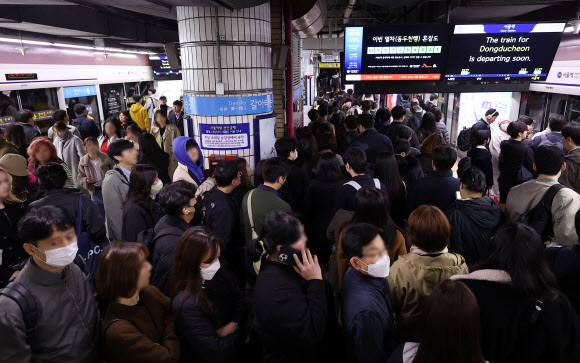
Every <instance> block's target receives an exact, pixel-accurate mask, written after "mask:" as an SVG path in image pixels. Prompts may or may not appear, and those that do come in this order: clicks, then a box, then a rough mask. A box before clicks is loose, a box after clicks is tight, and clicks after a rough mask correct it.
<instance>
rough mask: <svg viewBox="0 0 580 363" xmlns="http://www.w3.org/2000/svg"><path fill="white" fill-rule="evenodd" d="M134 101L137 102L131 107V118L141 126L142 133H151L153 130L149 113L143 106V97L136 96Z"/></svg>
mask: <svg viewBox="0 0 580 363" xmlns="http://www.w3.org/2000/svg"><path fill="white" fill-rule="evenodd" d="M133 101H135V103H134V104H133V105H132V106H131V110H130V111H129V113H130V114H131V118H132V119H133V121H135V122H136V123H137V126H139V128H140V129H141V131H147V132H149V131H150V129H151V125H150V122H149V113H148V112H147V109H146V108H145V107H143V106H142V105H141V96H140V95H134V96H133Z"/></svg>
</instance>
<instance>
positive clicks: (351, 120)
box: [337, 115, 360, 155]
mask: <svg viewBox="0 0 580 363" xmlns="http://www.w3.org/2000/svg"><path fill="white" fill-rule="evenodd" d="M357 128H358V117H356V116H355V115H350V116H347V117H346V118H345V119H344V122H343V124H342V126H338V130H337V134H338V135H337V141H338V152H337V154H339V155H344V152H345V151H346V149H348V147H349V146H350V144H352V143H353V142H354V141H355V140H356V139H358V137H359V136H360V134H359V133H358V131H357Z"/></svg>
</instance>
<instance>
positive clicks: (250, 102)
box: [183, 94, 274, 116]
mask: <svg viewBox="0 0 580 363" xmlns="http://www.w3.org/2000/svg"><path fill="white" fill-rule="evenodd" d="M183 101H184V108H185V112H186V113H188V114H192V115H205V116H232V115H251V114H257V113H268V112H272V111H273V110H274V95H273V94H266V95H260V96H223V97H222V96H217V97H216V96H210V97H201V96H188V95H186V96H184V97H183Z"/></svg>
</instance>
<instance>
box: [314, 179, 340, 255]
mask: <svg viewBox="0 0 580 363" xmlns="http://www.w3.org/2000/svg"><path fill="white" fill-rule="evenodd" d="M344 183H346V180H345V179H342V178H341V179H338V180H334V181H320V180H317V179H314V180H312V181H311V182H310V185H309V186H308V191H307V192H306V208H305V214H304V221H305V228H306V235H307V236H308V245H309V248H310V249H311V251H312V253H313V254H315V255H317V256H318V259H319V260H320V261H321V262H328V258H329V257H330V252H331V246H332V245H333V244H334V241H331V240H329V239H328V238H326V228H327V227H328V225H329V224H330V221H331V220H332V218H333V217H334V214H333V211H334V209H333V208H334V200H335V199H336V194H337V191H338V189H339V188H340V187H342V186H343V185H344Z"/></svg>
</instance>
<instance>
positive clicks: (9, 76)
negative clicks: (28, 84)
mask: <svg viewBox="0 0 580 363" xmlns="http://www.w3.org/2000/svg"><path fill="white" fill-rule="evenodd" d="M4 76H5V77H6V80H7V81H22V80H30V79H38V74H37V73H5V74H4Z"/></svg>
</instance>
